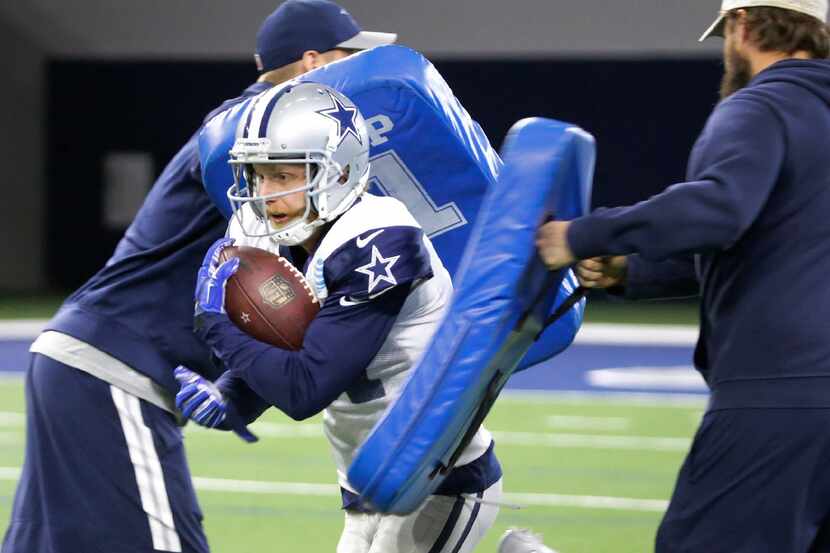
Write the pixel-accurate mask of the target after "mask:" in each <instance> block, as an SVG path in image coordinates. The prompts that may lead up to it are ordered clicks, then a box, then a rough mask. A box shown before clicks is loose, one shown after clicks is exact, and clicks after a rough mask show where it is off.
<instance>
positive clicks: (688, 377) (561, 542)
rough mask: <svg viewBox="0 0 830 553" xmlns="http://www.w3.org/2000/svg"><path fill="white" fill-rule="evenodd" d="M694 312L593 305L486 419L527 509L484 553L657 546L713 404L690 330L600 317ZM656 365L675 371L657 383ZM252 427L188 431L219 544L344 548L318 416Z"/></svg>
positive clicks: (4, 413)
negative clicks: (533, 544)
mask: <svg viewBox="0 0 830 553" xmlns="http://www.w3.org/2000/svg"><path fill="white" fill-rule="evenodd" d="M9 311H16V312H17V313H20V311H18V310H13V309H10V310H9ZM26 311H27V310H26V309H25V308H24V309H23V312H26ZM693 319H694V315H693V307H690V306H681V307H680V308H677V307H666V306H651V308H650V309H645V310H643V309H638V310H631V309H629V308H623V309H619V308H617V307H616V306H612V308H609V306H607V305H603V304H597V307H596V308H589V312H588V321H589V323H588V325H587V326H586V327H584V328H583V332H582V333H581V335H580V336H581V337H580V338H579V339H578V340H577V343H576V344H574V346H572V348H571V349H570V350H568V352H566V354H563V355H562V356H560V357H559V358H557V359H555V360H554V361H553V362H552V363H550V364H548V365H544V366H537V367H534V368H532V369H529V370H528V371H527V372H525V373H522V374H520V375H517V376H516V377H515V379H514V380H515V384H514V383H511V389H510V390H509V391H506V392H505V393H504V394H503V395H502V397H501V398H500V399H499V401H498V402H497V403H496V405H495V407H494V409H493V411H492V412H491V414H490V416H489V418H488V419H487V421H486V425H487V426H488V428H489V429H490V430H491V431H492V432H493V434H494V437H495V440H496V444H497V451H498V454H499V457H500V459H501V462H502V465H503V468H504V472H505V477H504V489H505V492H506V495H505V501H506V502H507V503H510V504H515V505H516V506H519V507H520V508H519V509H514V508H510V507H509V506H505V507H503V508H502V510H501V512H500V514H499V518H498V520H497V522H496V525H495V526H494V528H493V529H492V530H491V531H490V533H489V534H488V535H487V537H486V538H485V540H484V541H483V542H482V543H481V545H480V546H479V547H478V548H477V551H491V552H492V551H495V549H496V542H497V540H498V537H499V536H500V535H501V533H502V532H503V531H504V530H505V529H506V528H508V527H510V526H524V527H530V528H533V529H534V530H535V531H537V532H541V533H543V534H544V537H545V541H546V543H548V544H549V545H551V546H553V547H555V548H557V549H558V550H559V551H560V552H561V553H579V552H585V553H588V552H592V553H593V552H597V551H614V552H632V553H633V552H642V551H648V550H650V549H651V548H652V541H653V536H654V532H655V529H656V527H657V524H658V522H659V520H660V517H661V514H662V511H663V510H664V508H665V505H666V502H667V500H668V498H669V496H670V493H671V487H672V484H673V481H674V478H675V475H676V472H677V470H678V468H679V466H680V463H681V461H682V459H683V457H684V455H685V453H686V451H687V450H688V447H689V443H690V439H691V436H692V435H693V433H694V429H695V427H696V425H697V423H698V420H699V418H700V416H701V413H702V409H703V406H704V401H705V395H704V394H703V393H702V386H701V384H700V383H699V382H696V381H695V380H694V374H693V373H691V369H690V368H689V367H688V366H683V364H684V363H685V364H686V365H688V364H689V363H690V359H691V347H692V344H691V343H690V337H693V334H694V327H692V326H682V327H680V326H667V327H664V329H663V330H660V329H659V327H658V328H657V329H655V327H644V326H638V325H625V326H622V325H620V326H603V325H597V324H591V323H592V322H594V323H596V322H605V321H614V322H618V321H631V320H633V321H639V322H672V323H683V322H685V323H690V322H694V321H693ZM12 326H13V325H12ZM9 328H10V327H9ZM664 330H665V332H664ZM20 338H21V336H19V335H17V336H15V334H14V333H13V332H6V337H5V338H4V339H3V340H0V348H4V349H0V359H2V360H3V364H2V366H0V371H2V372H0V375H2V377H0V406H1V407H0V445H2V447H0V520H2V521H3V523H2V525H3V529H4V530H5V526H6V525H7V523H8V518H9V511H10V508H11V502H12V498H13V494H14V487H15V482H16V479H17V475H18V471H19V467H20V465H21V463H22V459H23V450H24V438H25V436H24V431H25V420H24V400H23V382H22V378H21V376H22V373H21V372H20V370H21V368H22V367H20V366H17V367H11V366H9V363H14V364H17V365H19V364H20V357H16V356H19V355H20V354H21V347H22V346H21V344H23V342H25V339H22V340H21V339H20ZM22 350H25V347H22ZM7 353H8V355H7ZM15 359H17V361H15ZM684 359H685V361H684ZM592 367H593V368H592ZM649 369H657V370H658V371H662V372H663V373H664V374H665V375H667V376H669V377H670V378H668V379H664V380H659V379H657V380H649V375H653V372H652V371H650V370H649ZM632 392H634V393H632ZM253 430H254V431H255V432H256V433H257V434H258V435H259V436H260V442H259V443H258V444H255V445H248V444H245V443H243V442H242V441H241V440H239V439H238V438H236V437H235V436H233V435H231V434H228V433H224V432H217V431H208V430H203V429H201V428H198V427H195V425H189V426H188V427H187V429H186V446H187V450H188V456H189V460H190V463H191V469H192V473H193V475H194V480H195V484H196V488H197V492H198V494H199V499H200V502H201V506H202V508H203V511H204V515H205V528H206V530H207V533H208V537H209V539H210V542H211V546H212V550H213V551H216V552H231V551H232V552H235V553H244V552H248V551H250V552H257V551H309V552H317V551H320V552H324V551H334V547H335V544H336V541H337V538H338V536H339V533H340V530H341V527H342V514H341V511H340V510H339V493H338V489H337V486H336V485H335V475H334V469H333V463H332V461H331V458H330V454H329V448H328V445H327V443H326V440H325V438H324V437H323V434H322V429H321V421H320V417H319V416H317V417H315V418H313V419H310V420H307V421H303V422H300V423H297V422H294V421H291V420H290V419H288V418H287V417H284V416H282V415H280V414H279V413H278V412H276V411H275V410H271V411H270V412H269V413H268V414H267V415H266V416H264V417H263V418H262V419H260V421H258V422H256V423H255V424H254V425H253ZM241 544H242V545H241Z"/></svg>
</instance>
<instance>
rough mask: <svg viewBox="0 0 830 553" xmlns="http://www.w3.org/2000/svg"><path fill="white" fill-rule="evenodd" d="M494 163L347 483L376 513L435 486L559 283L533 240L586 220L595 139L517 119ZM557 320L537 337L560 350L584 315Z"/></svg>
mask: <svg viewBox="0 0 830 553" xmlns="http://www.w3.org/2000/svg"><path fill="white" fill-rule="evenodd" d="M502 155H503V156H504V160H505V166H504V168H503V170H502V172H501V175H500V176H499V178H498V182H497V183H496V184H495V185H494V186H493V188H492V189H491V190H490V191H489V192H488V195H487V198H486V200H485V201H484V204H483V205H482V208H481V213H480V214H479V218H478V220H477V221H476V224H475V227H474V230H473V233H472V235H471V237H470V241H469V243H468V245H467V248H466V250H465V252H464V257H463V261H462V264H461V268H460V269H459V274H458V275H457V276H456V279H455V280H456V291H455V295H454V297H453V301H452V305H451V308H450V310H449V313H448V314H447V316H446V318H445V319H444V321H443V322H442V324H441V325H440V327H439V328H438V330H437V332H436V334H435V336H434V337H433V340H432V343H431V345H430V347H429V348H428V349H427V351H426V352H425V354H424V356H423V358H422V359H421V361H420V362H419V363H418V365H417V366H416V368H415V369H414V370H413V374H412V376H411V377H410V379H409V381H408V382H407V384H406V385H405V386H404V388H403V391H402V393H401V396H400V397H399V398H398V400H397V401H396V403H394V404H393V405H392V406H391V407H390V408H389V410H388V411H387V413H386V414H385V416H384V418H383V419H381V421H379V422H378V424H377V425H376V426H375V428H374V429H373V430H372V433H371V434H370V435H369V437H368V438H367V440H366V441H365V442H364V444H363V445H362V447H361V448H360V450H359V451H358V454H357V456H356V457H355V460H354V462H353V463H352V465H351V466H350V468H349V474H348V476H349V482H350V483H351V485H352V486H353V487H354V488H355V489H356V490H357V491H358V492H359V493H360V494H361V495H362V497H363V499H365V500H367V501H368V502H369V503H370V504H372V505H373V506H374V507H375V508H376V509H377V510H379V511H381V512H387V513H398V514H404V513H409V512H411V511H413V510H414V509H416V508H417V507H418V506H419V505H420V504H421V502H422V501H423V500H424V498H425V497H426V496H427V495H429V494H430V493H431V492H433V491H434V490H435V489H436V488H437V487H438V485H439V484H440V483H441V482H442V481H443V479H444V477H445V476H446V472H447V471H448V470H449V469H450V468H451V467H452V466H453V464H454V460H455V459H454V454H455V453H456V452H457V451H458V450H459V449H460V448H459V445H460V444H461V445H462V446H463V443H462V441H463V439H464V436H465V434H466V433H467V432H468V431H469V432H474V431H475V429H476V428H477V427H478V425H479V424H480V422H481V419H482V418H483V416H484V415H486V412H487V411H488V410H489V407H490V405H491V404H492V402H493V401H494V400H495V398H496V396H497V395H498V393H499V391H500V390H501V388H502V387H503V386H504V384H505V382H506V381H507V379H508V378H509V376H510V374H511V373H512V372H513V371H514V370H515V369H516V367H517V365H518V364H519V362H520V360H521V359H522V357H523V356H524V355H525V353H526V352H527V351H528V349H529V348H530V346H531V344H532V343H533V340H534V338H535V337H536V335H537V334H538V333H539V331H540V330H541V329H542V322H543V321H544V319H545V317H546V316H547V315H548V314H549V313H550V312H551V310H552V306H553V304H554V301H555V300H556V296H557V292H558V291H559V289H560V285H561V284H562V279H563V277H564V276H565V274H566V271H557V272H549V271H547V270H546V269H545V267H544V266H543V265H542V263H541V261H540V260H539V258H538V256H537V255H536V246H535V243H534V238H535V235H536V230H537V228H538V227H539V225H540V224H541V223H543V222H544V221H545V220H547V219H548V218H549V217H551V216H553V215H554V214H555V215H556V216H557V217H558V218H561V219H569V218H572V217H576V216H579V215H582V214H584V213H585V212H586V210H587V207H588V202H589V195H590V188H591V181H592V178H593V165H594V140H593V138H592V137H591V136H590V135H589V134H588V133H586V132H584V131H582V130H581V129H579V128H577V127H574V126H572V125H568V124H565V123H561V122H557V121H553V120H548V119H540V118H533V119H524V120H522V121H519V122H518V123H516V124H515V125H514V126H513V128H512V129H511V131H510V133H509V135H508V137H507V139H506V140H505V145H504V147H503V150H502ZM560 301H561V299H560ZM575 309H576V310H578V309H579V306H576V307H575ZM564 320H566V321H568V320H569V321H570V323H568V324H560V325H554V326H552V327H550V328H548V329H547V331H546V332H545V333H544V336H546V337H548V338H549V339H550V343H551V344H554V343H555V344H557V345H556V347H558V348H563V347H564V346H566V345H567V344H570V341H571V340H572V339H573V335H574V334H575V332H576V328H578V325H579V322H580V321H581V313H580V315H579V316H578V317H572V318H571V319H567V318H566V319H564ZM574 325H576V326H574ZM548 333H554V334H556V336H548ZM553 349H555V348H553ZM551 351H552V350H551ZM560 351H561V349H560Z"/></svg>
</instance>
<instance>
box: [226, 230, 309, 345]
mask: <svg viewBox="0 0 830 553" xmlns="http://www.w3.org/2000/svg"><path fill="white" fill-rule="evenodd" d="M231 257H238V258H239V269H237V271H236V273H235V274H234V275H233V276H231V278H230V279H228V284H227V286H226V287H225V310H226V311H227V312H228V316H229V317H230V319H231V320H232V321H233V322H234V323H236V326H238V327H239V328H240V329H242V330H243V331H244V332H246V333H247V334H249V335H251V336H253V337H254V338H256V339H257V340H259V341H261V342H265V343H267V344H271V345H272V346H277V347H278V348H283V349H290V350H295V351H296V350H298V349H300V347H302V345H303V336H305V331H306V329H307V328H308V325H309V324H311V321H312V319H314V317H315V316H316V315H317V312H318V311H319V310H320V302H319V301H317V297H316V296H315V295H314V292H313V291H312V290H311V288H310V287H309V286H308V284H307V283H306V281H305V278H303V275H302V274H301V273H300V271H298V270H297V269H296V268H295V267H294V266H293V265H292V264H291V263H290V262H289V261H288V260H287V259H285V258H284V257H280V256H278V255H274V254H272V253H271V252H268V251H265V250H261V249H259V248H251V247H248V246H228V247H226V248H225V249H223V250H222V255H221V257H220V261H225V260H227V259H230V258H231Z"/></svg>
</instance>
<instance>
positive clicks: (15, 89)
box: [0, 0, 720, 292]
mask: <svg viewBox="0 0 830 553" xmlns="http://www.w3.org/2000/svg"><path fill="white" fill-rule="evenodd" d="M340 3H341V4H342V5H343V6H345V7H346V8H347V9H349V11H350V12H351V13H352V15H354V16H355V18H356V19H357V20H358V21H359V22H360V23H361V25H362V26H363V27H364V28H365V29H367V30H377V31H387V32H397V33H398V34H399V42H401V43H403V44H406V45H408V46H411V47H413V48H415V49H417V50H420V51H422V52H424V53H425V54H426V55H427V56H429V57H431V58H433V59H444V60H447V59H494V58H495V59H498V58H505V59H538V60H544V59H553V58H562V57H568V58H581V59H584V58H591V57H601V58H615V57H619V58H675V57H677V58H683V57H700V56H713V55H717V53H718V49H719V47H720V43H719V42H718V41H712V42H711V43H706V44H699V43H698V42H697V37H698V36H699V35H700V34H701V32H702V31H703V30H704V29H705V28H706V26H707V25H708V24H709V23H710V22H711V21H712V20H713V19H714V17H715V14H716V13H717V9H718V6H719V2H718V1H717V0H651V1H625V0H623V1H619V2H618V1H612V0H571V1H560V0H512V1H504V0H445V1H441V0H423V1H420V2H392V1H384V0H342V1H341V2H340ZM277 5H278V2H277V1H268V0H242V1H238V0H237V1H231V0H142V1H141V2H133V1H130V2H128V1H126V0H115V1H113V0H7V1H5V2H0V51H2V52H3V55H2V56H0V60H2V61H0V72H1V73H0V74H2V81H0V106H2V107H0V163H2V167H4V169H5V174H6V182H5V185H4V189H5V190H6V191H7V193H6V197H5V201H4V202H2V203H0V247H3V248H4V250H3V251H6V252H10V253H11V255H7V256H6V262H5V263H3V264H2V265H0V292H10V291H32V290H38V289H41V288H42V287H43V285H44V283H45V282H46V279H45V278H44V274H43V271H44V269H43V261H44V260H43V253H42V247H41V244H42V241H43V229H42V226H43V225H42V223H43V219H44V218H46V217H49V214H48V213H45V212H44V211H43V208H42V205H43V187H44V183H43V178H44V177H43V160H44V159H45V156H47V155H48V152H46V151H44V143H45V132H46V125H47V114H45V113H44V105H45V97H44V96H45V78H46V73H45V65H46V62H47V61H48V60H50V59H66V58H81V59H109V60H119V59H125V60H127V59H129V60H136V59H151V60H159V59H174V60H177V59H194V60H208V59H209V60H223V59H234V60H236V59H250V56H251V53H252V50H253V43H254V36H255V33H256V30H257V28H258V26H259V23H260V21H261V20H262V18H264V17H265V16H266V15H268V14H269V13H270V12H271V11H272V10H273V9H274V8H275V7H276V6H277ZM462 100H463V99H462ZM61 185H64V183H61ZM65 185H66V186H72V185H73V183H65ZM79 247H82V245H79Z"/></svg>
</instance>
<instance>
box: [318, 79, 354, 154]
mask: <svg viewBox="0 0 830 553" xmlns="http://www.w3.org/2000/svg"><path fill="white" fill-rule="evenodd" d="M328 94H329V98H331V101H332V102H333V103H334V105H333V106H332V107H330V108H328V109H321V110H319V111H317V113H319V114H320V115H322V116H323V117H328V118H329V119H331V120H332V121H334V122H335V123H337V145H338V146H339V145H340V144H342V143H343V140H344V139H345V138H346V137H347V136H349V135H352V136H354V137H355V139H356V140H357V142H358V144H360V145H361V146H362V145H363V141H362V140H361V139H360V133H358V132H357V127H356V126H355V121H356V120H357V108H354V107H351V108H350V107H347V106H345V105H343V103H342V102H341V101H340V100H339V99H337V97H335V96H334V95H332V93H331V92H329V93H328Z"/></svg>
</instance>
